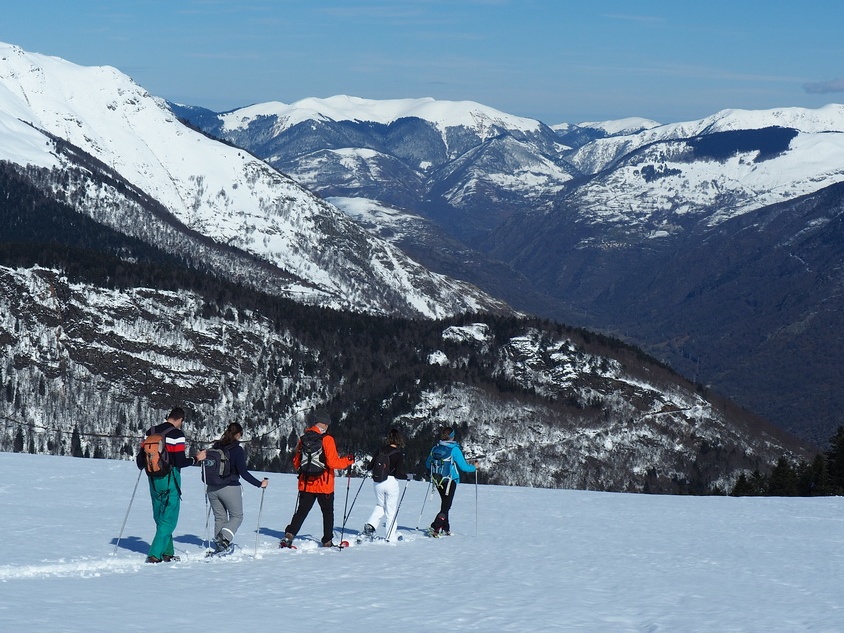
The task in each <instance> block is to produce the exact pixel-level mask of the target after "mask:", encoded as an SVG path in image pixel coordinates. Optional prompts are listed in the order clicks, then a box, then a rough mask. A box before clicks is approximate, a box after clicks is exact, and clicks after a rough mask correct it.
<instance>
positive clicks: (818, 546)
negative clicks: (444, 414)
mask: <svg viewBox="0 0 844 633" xmlns="http://www.w3.org/2000/svg"><path fill="white" fill-rule="evenodd" d="M338 442H339V444H340V445H341V447H342V438H338ZM0 472H2V473H3V477H2V482H0V507H2V508H3V512H2V514H0V534H2V535H3V541H4V548H3V551H4V555H3V561H2V564H0V630H3V631H22V630H25V629H31V630H39V631H51V632H63V631H67V632H76V631H80V632H81V631H86V632H93V631H109V632H110V631H139V630H148V628H149V626H150V621H149V617H148V616H147V615H145V613H146V610H147V609H148V607H149V605H158V606H156V607H155V608H156V610H158V611H159V612H160V613H162V614H163V615H162V616H161V617H162V618H163V621H162V624H165V623H166V626H167V627H168V628H172V629H174V630H175V629H178V628H181V629H182V630H190V631H194V630H195V631H199V630H205V629H206V628H208V626H210V624H211V623H213V622H215V621H218V620H219V619H220V618H223V621H224V622H225V624H226V628H229V629H231V630H242V631H250V632H253V631H254V632H259V631H285V630H302V628H303V626H304V625H303V619H304V618H313V622H315V624H314V625H313V627H316V628H318V629H319V630H322V631H327V630H344V631H361V632H363V631H367V632H368V631H373V630H383V629H385V628H386V629H389V630H391V631H410V632H414V631H420V632H422V631H431V630H449V631H488V632H492V631H520V632H522V631H552V630H553V631H595V632H606V631H611V632H612V631H631V632H633V631H635V632H640V631H641V632H644V631H677V632H689V631H760V632H762V631H765V632H769V631H783V632H786V631H788V632H792V631H828V632H837V631H842V630H844V591H842V586H844V582H842V581H844V498H840V497H839V498H816V499H799V498H788V499H779V498H743V499H735V498H724V497H679V496H648V495H630V494H609V493H598V492H582V491H567V490H549V489H526V488H505V487H496V486H477V487H476V486H475V484H474V480H473V479H472V478H471V476H470V477H469V481H468V482H463V483H462V484H461V486H460V488H459V489H458V492H457V498H456V501H455V506H454V509H453V510H452V529H453V530H454V531H455V532H456V535H455V536H453V537H450V538H443V539H429V538H427V537H425V536H423V535H422V534H421V533H420V532H417V531H415V530H414V528H415V526H416V525H417V520H418V517H419V516H420V513H421V514H422V520H421V522H420V524H421V525H422V526H424V525H427V523H428V522H430V521H431V519H432V518H433V515H434V513H435V511H436V506H437V503H436V500H426V491H427V484H425V483H424V482H419V481H414V482H412V483H410V484H408V485H407V492H406V496H405V498H404V501H403V503H402V506H401V512H400V515H399V520H398V523H399V530H400V534H402V536H403V538H404V540H403V541H402V542H399V543H396V544H393V545H389V544H386V543H382V542H381V543H379V542H376V543H372V544H364V545H356V544H355V539H354V536H355V535H356V533H357V531H358V530H359V529H360V528H361V527H362V525H363V523H364V521H366V519H367V518H368V515H369V512H370V511H371V509H372V506H373V502H374V497H373V492H372V489H371V485H372V484H371V482H368V481H367V482H364V483H363V487H362V489H361V488H360V486H361V480H359V479H352V480H351V481H349V480H347V479H346V478H345V477H338V478H337V488H336V492H337V494H336V501H335V508H336V516H337V520H336V523H337V530H338V535H337V536H338V537H339V530H340V528H341V523H342V516H343V508H344V503H345V500H346V494H347V491H348V499H349V500H348V503H349V504H351V502H352V500H353V499H354V497H355V495H356V493H357V491H358V490H359V489H360V490H361V491H360V495H359V497H358V499H357V501H356V503H355V505H354V508H353V509H352V512H351V515H350V518H349V521H348V525H347V533H348V535H349V537H350V541H351V547H349V548H348V549H346V550H343V551H338V550H323V549H320V548H318V547H317V546H316V543H315V542H314V541H313V540H311V539H312V538H315V537H318V536H319V533H320V515H319V511H318V509H317V508H315V509H314V510H313V511H312V513H311V516H310V517H309V518H308V520H307V522H306V523H305V525H304V527H303V529H302V532H301V534H300V536H301V537H302V538H301V539H300V540H299V541H298V542H299V545H300V548H299V549H298V550H296V551H289V550H279V549H278V548H277V542H278V539H279V537H280V536H281V532H282V530H283V529H284V526H285V525H286V523H287V522H288V520H289V519H290V515H291V514H292V512H293V510H294V505H295V501H296V493H295V479H294V477H293V476H291V475H278V474H274V473H270V474H268V476H269V477H270V487H269V488H268V489H267V491H266V493H265V494H264V503H263V510H262V514H261V521H260V526H261V530H260V534H258V538H257V556H256V550H255V545H256V533H255V528H256V526H257V525H258V509H259V504H260V501H261V492H260V491H258V490H257V489H256V488H253V487H251V486H246V487H245V488H244V507H245V520H244V523H243V526H242V528H241V529H240V531H239V532H238V534H237V537H236V539H235V542H236V543H237V549H236V550H235V553H234V554H233V555H231V556H229V557H227V558H224V559H205V558H204V557H203V551H204V550H203V545H202V540H203V538H204V537H205V531H206V528H205V503H204V497H203V490H202V484H201V482H200V479H199V477H198V474H199V471H198V469H188V470H186V471H184V473H183V474H184V479H183V493H184V494H183V502H182V514H181V520H180V522H179V526H178V528H177V530H176V532H175V537H176V547H177V554H179V555H180V556H181V557H182V562H179V563H171V564H161V565H147V564H145V563H144V562H143V560H144V557H145V553H146V549H147V547H148V544H149V541H150V539H151V538H152V535H153V523H152V518H151V512H150V500H149V494H148V491H147V489H146V482H145V481H144V480H143V478H142V479H141V480H140V485H139V486H138V489H137V494H136V496H135V498H134V501H133V503H132V507H131V510H130V512H129V516H128V521H127V523H126V528H125V530H124V533H123V538H122V540H121V541H120V546H119V547H118V548H117V553H116V554H115V555H112V553H113V551H114V549H115V541H114V539H115V538H116V537H117V535H118V533H119V531H120V526H121V524H122V522H123V519H124V516H125V515H126V511H127V508H128V507H129V502H130V499H131V497H132V490H133V486H134V485H135V482H136V481H138V471H137V470H136V469H135V467H134V465H133V464H132V463H130V462H116V461H103V460H87V459H74V458H70V457H49V456H31V455H20V454H10V453H2V454H0ZM257 474H258V475H260V473H257ZM401 486H402V488H404V486H405V484H404V483H402V484H401ZM423 504H424V512H422V510H423ZM382 531H383V529H382ZM313 627H310V626H309V627H308V628H313Z"/></svg>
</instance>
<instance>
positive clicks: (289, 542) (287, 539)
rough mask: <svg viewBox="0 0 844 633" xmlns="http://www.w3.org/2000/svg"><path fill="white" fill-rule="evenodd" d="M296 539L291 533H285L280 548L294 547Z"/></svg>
mask: <svg viewBox="0 0 844 633" xmlns="http://www.w3.org/2000/svg"><path fill="white" fill-rule="evenodd" d="M294 538H296V537H295V536H294V535H293V534H291V533H290V532H285V534H284V538H283V539H281V542H280V543H279V544H278V546H279V547H293V539H294Z"/></svg>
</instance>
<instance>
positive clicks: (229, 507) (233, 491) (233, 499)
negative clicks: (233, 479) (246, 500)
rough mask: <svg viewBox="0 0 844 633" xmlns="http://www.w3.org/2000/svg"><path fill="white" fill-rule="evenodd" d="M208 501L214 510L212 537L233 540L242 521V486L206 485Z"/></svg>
mask: <svg viewBox="0 0 844 633" xmlns="http://www.w3.org/2000/svg"><path fill="white" fill-rule="evenodd" d="M208 501H209V503H210V504H211V509H212V510H213V511H214V538H217V537H218V536H222V537H223V538H224V539H226V540H227V541H229V542H231V541H233V540H234V535H235V532H237V528H239V527H240V524H241V523H243V486H222V487H219V488H218V487H215V486H208Z"/></svg>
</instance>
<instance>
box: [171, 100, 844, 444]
mask: <svg viewBox="0 0 844 633" xmlns="http://www.w3.org/2000/svg"><path fill="white" fill-rule="evenodd" d="M415 103H416V102H412V101H410V100H408V101H403V102H402V101H395V102H377V101H366V100H354V99H350V98H347V97H337V98H333V99H331V100H314V99H311V100H306V102H300V103H296V104H292V105H285V104H261V105H258V106H253V107H251V108H248V109H244V110H237V111H235V112H231V113H226V114H224V115H214V114H213V113H208V112H207V111H206V112H204V115H203V116H199V115H198V113H197V111H195V110H192V109H189V108H179V107H176V108H175V111H176V112H177V113H178V114H179V116H184V117H187V118H188V119H190V120H192V121H193V122H194V123H195V124H197V125H202V126H203V127H204V128H205V129H206V130H208V131H209V133H212V134H217V135H220V136H221V137H223V138H227V139H229V140H230V141H232V142H234V143H237V144H240V145H242V146H244V147H246V148H249V149H250V151H253V152H255V153H256V155H259V156H261V157H262V158H265V159H266V160H268V161H269V162H270V163H272V164H274V165H277V166H279V168H280V169H282V170H283V171H285V172H286V173H289V174H290V175H292V176H293V177H294V178H297V179H301V180H302V181H303V182H307V183H308V186H309V187H311V188H312V189H313V190H315V191H317V192H320V193H322V194H323V195H327V196H336V201H337V202H336V203H337V204H338V206H340V207H341V208H343V209H344V210H346V211H347V213H349V214H350V215H351V216H353V217H355V218H356V219H357V220H358V221H360V222H363V223H365V224H367V225H368V226H370V227H371V228H375V229H376V231H377V230H378V229H380V230H382V231H385V232H386V233H387V234H389V235H394V232H393V231H392V229H390V228H389V227H390V226H395V225H396V224H397V222H395V220H394V219H388V217H387V216H388V215H391V216H392V217H393V218H394V217H395V216H396V214H398V213H399V211H404V212H406V213H408V214H414V215H416V216H422V217H424V218H426V219H427V220H428V221H429V222H433V223H434V224H436V225H438V226H439V227H440V230H441V231H443V232H445V233H446V234H447V235H448V236H449V237H450V238H451V239H450V240H446V239H443V240H440V241H439V242H438V243H439V244H440V247H439V249H438V251H437V250H436V249H437V246H436V243H434V241H433V240H431V237H430V236H431V235H432V233H434V232H435V230H434V229H431V228H428V227H427V226H426V225H425V224H424V223H422V222H419V221H412V222H410V221H409V222H407V223H406V227H407V226H411V227H416V229H415V230H408V229H407V228H405V230H403V231H402V232H401V236H400V237H396V238H395V241H396V243H397V244H398V245H400V246H401V247H402V248H403V249H405V250H406V251H407V252H410V253H416V254H418V257H419V258H420V261H422V262H423V263H425V264H426V265H427V266H429V267H431V268H433V269H434V270H443V271H447V272H448V274H450V275H453V276H455V277H458V278H462V279H467V280H471V281H473V282H475V283H477V284H478V285H479V286H480V287H482V288H485V289H494V290H495V294H496V295H497V296H500V297H504V298H506V299H507V300H508V301H509V302H510V303H511V304H512V305H513V306H514V307H516V308H518V309H522V310H525V311H528V312H533V313H535V314H541V315H544V316H549V317H552V318H555V319H559V320H562V321H565V322H568V323H575V324H578V325H582V326H587V327H595V328H601V329H603V330H606V331H608V332H612V333H614V334H616V335H619V336H623V337H625V338H626V339H627V340H630V341H632V342H635V343H637V344H639V345H642V346H644V347H645V348H646V349H648V350H649V351H650V352H652V353H654V354H656V355H657V356H659V357H660V358H662V359H664V360H665V361H666V362H669V363H670V364H671V365H672V366H674V367H676V368H677V369H679V370H680V371H682V372H683V373H684V374H685V375H687V376H689V377H690V378H695V379H697V380H699V381H701V382H704V383H707V384H711V385H713V386H714V387H715V388H717V389H719V390H721V391H724V392H725V393H729V394H730V395H731V396H732V397H734V398H736V399H737V400H738V401H739V402H741V403H743V404H744V405H746V406H748V407H750V408H752V409H753V410H754V411H756V412H758V413H760V414H762V415H764V416H767V417H768V418H770V419H772V420H774V421H775V422H777V423H778V424H780V425H782V426H783V427H785V428H787V429H789V430H791V431H792V432H795V433H798V434H800V435H802V436H803V437H806V438H809V439H812V440H814V441H818V442H824V441H826V439H828V438H829V437H830V435H831V434H832V432H833V431H834V429H835V428H836V427H837V426H838V425H839V424H841V423H842V422H844V418H842V416H841V414H840V411H841V410H842V408H844V394H842V393H841V390H840V389H837V388H836V387H835V386H834V384H833V383H834V381H835V375H836V374H837V372H835V371H830V362H832V361H831V360H830V359H834V358H837V357H840V356H841V354H842V353H844V348H842V345H844V343H842V337H841V336H840V334H839V333H840V332H841V328H842V323H841V320H840V318H839V317H837V316H836V314H840V312H839V311H838V297H840V281H839V280H840V272H839V271H840V269H841V266H842V265H844V261H842V259H841V253H840V250H839V249H838V247H837V246H836V244H838V242H836V239H837V237H836V236H837V235H838V232H839V230H840V229H839V227H840V221H841V220H840V197H839V196H840V189H839V188H838V187H837V185H838V184H839V183H841V182H844V106H841V105H829V106H826V107H824V108H820V109H817V110H806V109H801V108H782V109H776V110H769V111H740V110H725V111H722V112H719V113H717V114H715V115H713V116H711V117H707V118H705V119H702V120H700V121H690V122H685V123H677V124H670V125H659V124H657V123H655V122H653V121H646V120H642V119H627V120H624V121H619V122H607V123H584V124H580V125H559V126H553V127H548V126H545V125H544V124H542V123H540V122H537V121H533V122H531V121H529V120H528V121H525V120H523V119H517V118H514V117H510V115H506V114H504V113H497V114H495V113H494V111H493V113H490V111H489V109H488V108H484V106H480V105H479V104H466V103H462V104H458V103H452V102H430V101H429V102H427V103H426V104H425V105H426V107H425V108H424V109H418V108H414V107H412V106H413V105H414V104H415ZM417 105H418V104H417ZM435 106H438V107H435ZM476 111H478V112H483V113H484V114H483V116H481V115H480V114H479V115H477V118H478V119H479V120H483V121H485V122H487V124H486V125H484V126H480V127H479V126H476V125H473V121H474V119H473V118H472V117H473V114H472V113H473V112H476ZM446 112H447V114H444V113H446ZM458 113H459V114H458ZM437 117H440V118H439V119H438V118H437ZM491 122H494V123H491ZM479 129H482V130H485V131H487V132H488V133H487V134H481V133H479ZM444 131H445V132H444ZM490 131H491V133H489V132H490ZM554 135H556V138H555V136H554ZM294 139H295V142H294ZM449 139H460V140H461V141H462V142H461V143H455V144H449ZM270 145H272V147H273V150H272V151H267V148H269V147H270ZM396 148H400V151H399V150H398V149H396ZM364 203H365V206H366V208H368V209H369V213H368V214H367V213H364V212H361V208H362V205H364ZM385 209H389V210H390V213H389V214H385V213H384V210H385ZM810 209H811V210H810ZM455 240H456V241H457V242H456V243H457V244H460V243H462V244H463V247H462V248H461V247H456V246H455V244H456V243H455ZM743 248H744V249H750V250H749V251H747V252H743V251H740V250H739V249H743ZM472 251H474V254H473V255H468V253H469V252H472ZM455 252H462V256H461V259H462V260H464V261H467V262H475V263H477V262H482V263H483V265H481V266H479V265H476V264H474V265H468V266H466V267H464V268H462V269H461V266H460V265H459V263H458V262H455V258H454V257H453V254H454V253H455ZM807 257H808V259H805V258H807ZM809 260H812V261H815V262H817V263H818V265H817V266H810V265H806V266H802V265H801V264H800V262H801V261H809ZM765 266H770V269H766V268H765ZM492 269H496V270H498V271H499V272H500V274H497V275H496V276H495V281H493V280H492V279H491V278H490V275H489V274H485V272H486V273H488V271H489V270H492ZM704 288H705V292H704V291H703V290H702V289H704ZM704 295H705V297H706V300H705V302H704V300H703V297H704ZM796 304H799V306H800V307H799V309H797V308H796V307H795V308H794V309H791V310H789V309H786V306H788V305H796ZM716 306H717V309H716ZM813 323H814V324H817V328H814V327H812V325H811V324H813ZM783 337H787V338H788V342H787V343H786V342H785V340H784V338H783ZM775 341H779V342H780V343H777V344H775V343H774V342H775ZM817 349H822V350H825V351H824V352H823V353H821V354H820V357H819V355H818V354H817V353H816V350H817Z"/></svg>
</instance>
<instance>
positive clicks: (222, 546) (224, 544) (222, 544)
mask: <svg viewBox="0 0 844 633" xmlns="http://www.w3.org/2000/svg"><path fill="white" fill-rule="evenodd" d="M213 545H214V551H215V552H217V553H218V554H219V553H220V552H225V551H226V550H227V549H228V548H229V545H231V542H229V540H228V539H225V538H223V537H222V536H218V537H217V538H215V539H214V543H213Z"/></svg>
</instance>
